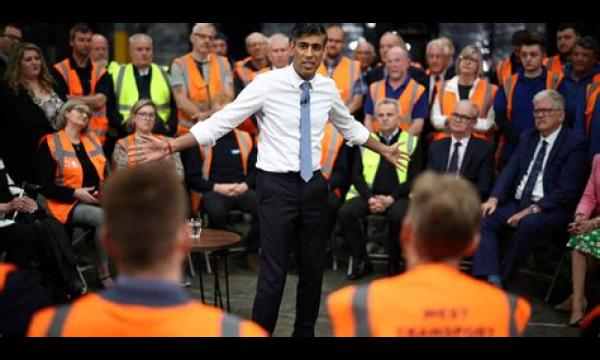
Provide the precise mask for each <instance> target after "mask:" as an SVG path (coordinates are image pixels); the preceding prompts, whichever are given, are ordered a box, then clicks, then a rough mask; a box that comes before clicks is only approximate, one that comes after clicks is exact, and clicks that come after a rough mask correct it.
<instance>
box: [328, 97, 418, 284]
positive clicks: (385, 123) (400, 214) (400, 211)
mask: <svg viewBox="0 0 600 360" xmlns="http://www.w3.org/2000/svg"><path fill="white" fill-rule="evenodd" d="M399 116H400V109H399V106H398V102H397V101H396V100H394V99H383V100H380V101H378V102H377V103H376V106H375V118H376V120H377V121H378V122H379V126H380V131H379V133H377V134H371V136H373V137H374V138H376V139H377V140H378V141H381V142H382V143H384V144H386V145H391V144H396V143H398V145H399V146H400V149H401V150H403V151H405V152H407V153H409V154H412V155H411V160H410V163H409V165H408V169H406V170H399V169H395V168H394V166H392V165H391V164H390V163H388V162H385V161H381V156H380V155H379V154H376V153H374V152H372V151H370V150H368V149H366V148H361V149H360V153H359V154H360V155H358V154H357V157H356V160H355V161H354V169H353V181H352V187H351V188H350V190H349V191H348V195H347V196H346V202H345V203H344V204H343V205H342V207H341V208H340V211H339V214H338V219H339V222H340V223H339V224H340V229H341V230H342V232H343V234H344V239H345V241H346V242H347V243H348V245H350V249H351V253H352V257H353V258H354V260H355V261H354V266H353V269H352V272H351V274H350V275H349V277H348V278H349V279H350V280H357V279H360V278H362V277H363V276H365V275H367V274H369V273H370V272H371V271H372V266H371V264H370V263H369V259H368V256H367V251H366V240H365V236H364V234H363V231H362V230H361V226H360V222H359V220H360V219H362V218H364V217H365V216H367V215H369V214H381V215H385V216H386V217H387V220H388V223H389V229H388V234H389V237H388V240H389V268H388V272H389V274H390V275H394V274H397V273H398V272H399V269H398V261H399V257H400V249H399V245H398V234H399V233H400V228H401V223H402V219H403V218H404V215H405V214H406V211H407V209H408V203H409V201H408V199H409V193H410V186H411V184H412V181H413V179H414V178H415V177H416V176H417V175H418V173H419V172H420V171H421V162H422V161H421V156H420V151H421V150H420V149H419V147H418V145H417V137H416V136H414V135H412V134H411V133H410V132H408V131H403V130H401V129H400V128H399V127H398V117H399Z"/></svg>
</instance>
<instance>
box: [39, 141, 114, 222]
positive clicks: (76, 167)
mask: <svg viewBox="0 0 600 360" xmlns="http://www.w3.org/2000/svg"><path fill="white" fill-rule="evenodd" d="M46 139H47V142H48V148H49V149H50V154H51V155H52V158H53V159H54V161H55V162H56V178H55V180H54V181H55V184H57V185H62V186H67V187H71V188H74V189H78V188H80V187H81V186H82V185H83V169H82V168H81V164H80V163H79V159H78V158H77V154H76V153H75V150H74V149H73V145H72V144H71V140H70V139H69V138H68V136H67V134H66V133H65V131H64V130H61V131H59V132H56V133H54V134H50V135H47V136H46ZM81 144H82V145H83V148H84V150H85V152H86V154H87V156H88V157H89V159H90V161H91V162H92V164H93V165H94V168H95V169H96V173H97V174H98V178H99V179H100V182H103V181H104V170H105V168H106V158H105V157H104V153H103V151H102V146H101V145H100V142H99V141H98V139H97V137H96V136H95V135H94V133H92V132H88V133H87V134H82V135H81ZM76 203H77V201H73V202H70V203H69V202H61V201H56V200H53V199H47V204H48V209H49V210H50V212H51V213H52V215H53V216H54V217H55V218H56V219H57V220H58V221H60V222H61V223H63V224H64V223H66V222H67V219H68V217H69V213H70V211H71V209H72V208H73V207H74V206H75V204H76Z"/></svg>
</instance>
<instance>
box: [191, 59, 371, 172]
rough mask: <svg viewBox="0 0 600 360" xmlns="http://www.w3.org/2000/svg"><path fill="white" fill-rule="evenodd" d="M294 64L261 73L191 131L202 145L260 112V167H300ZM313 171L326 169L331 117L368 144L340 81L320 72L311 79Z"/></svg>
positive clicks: (351, 141)
mask: <svg viewBox="0 0 600 360" xmlns="http://www.w3.org/2000/svg"><path fill="white" fill-rule="evenodd" d="M303 82H304V80H303V79H302V78H301V77H300V76H299V75H298V74H297V73H296V71H295V70H294V67H293V66H292V65H290V66H288V67H285V68H283V69H277V70H273V71H269V72H267V73H263V74H260V75H258V76H257V77H256V78H255V79H254V81H252V82H251V83H250V84H248V86H246V87H245V88H244V90H243V91H242V92H241V93H240V94H239V95H238V97H237V99H236V100H235V101H234V102H232V103H230V104H228V105H227V106H225V108H223V110H221V111H219V112H217V113H215V114H213V116H211V117H210V118H208V119H207V120H205V121H203V122H200V123H197V124H196V125H194V126H193V127H192V129H191V130H190V131H191V133H192V135H194V137H195V138H196V141H197V142H198V144H200V145H209V146H213V145H214V144H215V142H216V141H217V139H219V138H220V137H221V136H223V135H225V134H227V133H228V132H229V131H231V130H232V129H234V128H236V127H237V126H238V125H239V124H241V123H242V122H243V121H244V120H245V119H247V118H248V117H250V116H251V115H253V114H254V115H255V116H256V118H257V120H258V126H259V129H260V132H259V138H258V160H257V163H256V167H257V168H259V169H261V170H264V171H269V172H276V173H282V172H290V171H294V172H298V171H300V94H301V93H302V90H301V89H300V85H302V83H303ZM309 82H310V84H311V90H310V115H311V116H310V123H311V135H312V165H313V170H314V171H316V170H319V169H320V168H321V140H322V138H323V132H324V128H325V123H326V122H327V120H328V119H329V120H330V121H331V123H332V124H333V125H334V126H335V128H336V129H337V130H338V131H339V132H340V133H341V134H342V136H343V137H344V138H345V139H346V140H347V141H348V145H350V146H354V145H363V144H364V143H365V142H367V140H368V139H369V130H367V128H366V127H364V126H363V125H362V124H361V123H360V122H358V121H356V119H354V117H352V115H351V114H350V113H349V111H348V108H347V107H346V105H345V104H344V102H343V101H342V99H341V97H340V94H339V92H338V90H337V87H336V85H335V82H334V81H333V80H332V79H329V78H326V77H324V76H322V75H319V74H316V75H315V77H314V78H313V79H312V80H310V81H309Z"/></svg>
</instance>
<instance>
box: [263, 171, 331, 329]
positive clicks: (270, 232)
mask: <svg viewBox="0 0 600 360" xmlns="http://www.w3.org/2000/svg"><path fill="white" fill-rule="evenodd" d="M256 189H257V198H258V204H259V208H258V209H259V222H260V228H261V237H260V242H261V247H262V252H261V258H260V270H259V273H258V284H257V287H256V298H255V299H254V307H253V310H252V320H253V321H255V322H257V323H258V324H260V325H261V326H262V327H263V328H265V329H266V330H267V331H268V332H270V333H273V330H274V329H275V324H276V322H277V316H278V314H279V306H280V304H281V297H282V295H283V289H284V286H285V280H286V275H287V269H288V265H289V264H288V261H289V253H290V249H291V248H292V247H294V248H295V249H296V251H297V252H296V261H297V264H298V278H299V281H298V287H297V290H296V321H295V323H294V333H293V334H292V335H293V336H314V327H315V322H316V320H317V315H318V314H319V305H320V300H321V286H322V283H323V267H324V262H325V261H324V260H325V236H324V211H323V209H324V207H325V201H326V199H327V182H326V180H325V178H324V177H323V175H322V174H321V172H320V171H316V172H315V173H314V175H313V177H312V179H311V180H310V182H308V183H305V182H304V181H303V180H302V179H301V178H300V175H299V174H296V173H288V174H276V173H269V172H265V171H260V170H258V171H257V176H256Z"/></svg>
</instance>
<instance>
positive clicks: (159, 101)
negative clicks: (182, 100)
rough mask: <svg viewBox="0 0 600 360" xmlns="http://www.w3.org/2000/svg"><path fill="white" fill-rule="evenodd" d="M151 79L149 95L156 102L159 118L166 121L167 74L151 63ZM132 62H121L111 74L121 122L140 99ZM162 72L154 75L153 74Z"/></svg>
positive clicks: (169, 103)
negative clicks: (121, 117) (121, 118)
mask: <svg viewBox="0 0 600 360" xmlns="http://www.w3.org/2000/svg"><path fill="white" fill-rule="evenodd" d="M151 67H152V79H151V80H150V96H151V97H152V101H153V102H154V104H156V108H157V113H158V116H159V117H160V119H161V120H162V121H163V122H164V123H167V122H168V120H169V117H170V116H171V89H170V82H169V75H168V74H167V73H166V72H165V71H164V70H163V69H162V68H161V67H160V66H158V65H156V64H154V63H153V64H152V65H151ZM133 71H134V70H133V65H132V64H127V65H125V64H123V65H121V68H120V69H119V71H118V72H115V73H113V74H112V78H113V82H114V83H115V97H116V99H117V109H118V111H119V112H120V113H121V115H122V116H123V123H125V122H126V121H127V119H128V118H129V114H130V112H131V109H132V108H133V105H135V103H136V102H137V101H138V100H139V99H140V95H139V91H138V88H137V83H136V81H135V74H134V73H133ZM158 73H160V74H162V76H156V75H155V74H158Z"/></svg>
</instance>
